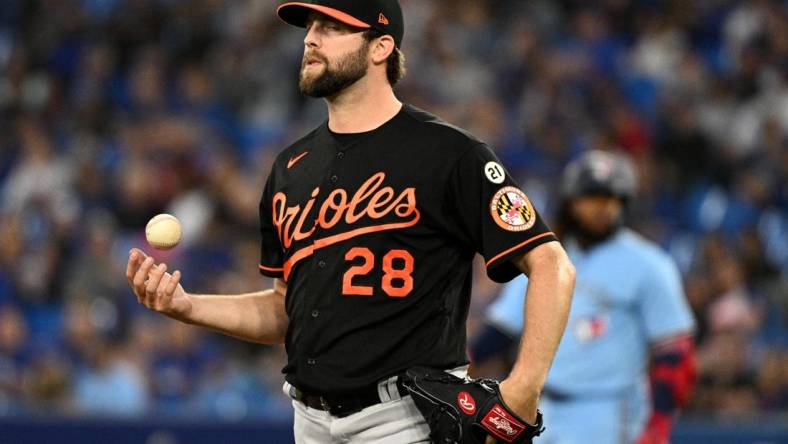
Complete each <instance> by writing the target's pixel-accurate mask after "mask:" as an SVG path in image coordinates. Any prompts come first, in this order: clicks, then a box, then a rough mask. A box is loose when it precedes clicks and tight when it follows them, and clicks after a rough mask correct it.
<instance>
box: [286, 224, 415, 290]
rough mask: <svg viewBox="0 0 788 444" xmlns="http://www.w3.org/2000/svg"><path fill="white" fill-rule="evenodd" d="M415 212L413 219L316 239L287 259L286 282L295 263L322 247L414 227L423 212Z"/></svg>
mask: <svg viewBox="0 0 788 444" xmlns="http://www.w3.org/2000/svg"><path fill="white" fill-rule="evenodd" d="M414 212H415V214H416V217H414V218H413V220H409V221H407V222H399V223H394V224H384V225H377V226H373V227H364V228H357V229H355V230H350V231H347V232H344V233H339V234H335V235H333V236H329V237H325V238H323V239H317V240H315V242H314V244H312V245H310V246H308V247H304V248H302V249H300V250H298V251H296V252H295V253H293V255H292V256H290V258H289V259H287V261H285V264H284V278H285V282H287V280H288V278H289V277H290V272H291V271H292V269H293V266H295V264H296V263H298V262H299V261H300V260H302V259H305V258H307V257H309V256H311V255H312V254H313V253H314V252H315V250H319V249H321V248H325V247H328V246H330V245H334V244H337V243H339V242H343V241H346V240H348V239H352V238H354V237H357V236H362V235H364V234H370V233H377V232H380V231H387V230H400V229H403V228H409V227H412V226H414V225H416V224H417V223H418V222H419V219H421V213H419V210H416V209H414Z"/></svg>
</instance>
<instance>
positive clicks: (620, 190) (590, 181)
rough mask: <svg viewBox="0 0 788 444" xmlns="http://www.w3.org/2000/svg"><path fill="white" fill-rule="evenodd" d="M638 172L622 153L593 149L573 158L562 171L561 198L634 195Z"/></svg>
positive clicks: (623, 197)
mask: <svg viewBox="0 0 788 444" xmlns="http://www.w3.org/2000/svg"><path fill="white" fill-rule="evenodd" d="M636 190H637V173H636V172H635V167H634V165H633V164H632V162H631V161H630V160H629V158H628V157H626V156H625V155H624V154H618V153H612V152H608V151H599V150H592V151H588V152H586V153H584V154H583V155H582V156H580V157H579V158H577V159H575V160H573V161H572V162H570V163H569V165H567V167H566V169H565V170H564V175H563V179H562V183H561V197H562V198H563V199H564V200H568V199H574V198H577V197H581V196H588V195H593V194H607V195H611V196H616V197H619V198H621V199H624V200H629V199H631V198H633V197H634V196H635V192H636Z"/></svg>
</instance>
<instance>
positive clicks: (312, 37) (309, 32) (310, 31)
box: [304, 23, 320, 48]
mask: <svg viewBox="0 0 788 444" xmlns="http://www.w3.org/2000/svg"><path fill="white" fill-rule="evenodd" d="M315 28H317V27H316V26H315V25H314V23H313V24H312V25H311V26H308V27H307V29H306V37H304V45H305V46H306V47H307V48H317V47H318V46H319V44H320V40H319V39H318V36H317V31H316V30H315Z"/></svg>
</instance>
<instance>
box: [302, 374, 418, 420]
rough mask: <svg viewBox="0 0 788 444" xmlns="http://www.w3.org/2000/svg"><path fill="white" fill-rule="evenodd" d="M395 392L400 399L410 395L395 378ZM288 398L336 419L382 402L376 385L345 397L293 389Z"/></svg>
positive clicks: (398, 379)
mask: <svg viewBox="0 0 788 444" xmlns="http://www.w3.org/2000/svg"><path fill="white" fill-rule="evenodd" d="M397 392H399V395H400V397H404V396H407V395H409V394H410V392H408V389H406V388H405V387H403V386H402V382H400V378H397ZM290 396H292V398H293V399H295V400H296V401H299V402H300V403H302V404H304V405H305V406H307V407H309V408H313V409H317V410H322V411H324V412H328V413H330V414H331V416H336V417H337V418H344V417H346V416H350V415H352V414H354V413H357V412H360V411H361V410H364V409H365V408H367V407H369V406H373V405H375V404H379V403H381V402H383V401H382V400H381V399H380V394H378V384H374V385H371V386H367V387H364V388H362V389H359V390H356V391H354V392H353V393H352V394H346V395H316V394H307V393H304V392H302V391H301V390H299V389H297V388H295V387H293V389H292V390H291V392H290Z"/></svg>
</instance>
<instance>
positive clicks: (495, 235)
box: [445, 144, 557, 282]
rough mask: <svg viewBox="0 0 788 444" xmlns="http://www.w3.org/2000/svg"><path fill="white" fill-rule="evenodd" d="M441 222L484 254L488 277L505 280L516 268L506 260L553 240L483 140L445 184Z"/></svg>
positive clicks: (515, 271) (526, 197)
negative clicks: (446, 206)
mask: <svg viewBox="0 0 788 444" xmlns="http://www.w3.org/2000/svg"><path fill="white" fill-rule="evenodd" d="M446 186H447V187H448V188H447V191H446V196H447V198H446V203H447V205H448V207H449V209H448V211H447V213H448V214H447V217H446V219H447V220H446V221H445V223H446V224H447V225H449V226H450V229H452V231H454V232H455V233H457V234H458V235H459V236H460V237H461V238H462V240H464V241H465V242H466V243H467V244H468V245H470V247H471V248H472V249H473V250H475V251H476V252H477V253H479V254H481V255H482V256H483V257H484V260H485V264H486V266H487V275H488V276H489V277H490V279H492V280H493V281H496V282H508V281H510V280H511V279H512V278H514V277H515V276H517V275H518V274H520V273H521V272H520V270H519V269H518V268H517V267H516V266H515V265H514V264H513V263H512V262H511V261H510V259H511V258H513V257H515V256H519V255H523V254H525V253H527V252H529V251H530V250H532V249H533V248H534V247H536V246H538V245H540V244H543V243H546V242H550V241H555V240H557V239H556V237H555V235H554V234H553V233H552V232H551V231H550V229H549V228H548V227H547V225H546V224H545V223H544V222H543V221H542V219H541V217H540V216H539V214H538V213H537V212H536V210H535V209H534V207H533V204H531V201H530V200H529V199H528V196H527V195H526V194H525V193H524V192H523V191H522V190H521V189H520V187H519V186H518V185H517V183H515V181H514V180H513V179H512V177H511V175H510V174H509V173H508V172H506V170H505V169H504V168H503V166H502V165H501V162H500V160H498V158H497V157H496V156H495V154H493V152H492V151H491V150H490V149H489V148H488V147H487V146H485V145H484V144H477V145H475V146H473V147H472V148H470V149H469V150H467V151H466V152H465V153H464V154H463V155H462V156H461V157H460V159H459V160H458V161H457V163H456V164H455V165H454V167H453V169H452V171H451V173H450V177H449V180H448V182H447V184H446Z"/></svg>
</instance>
